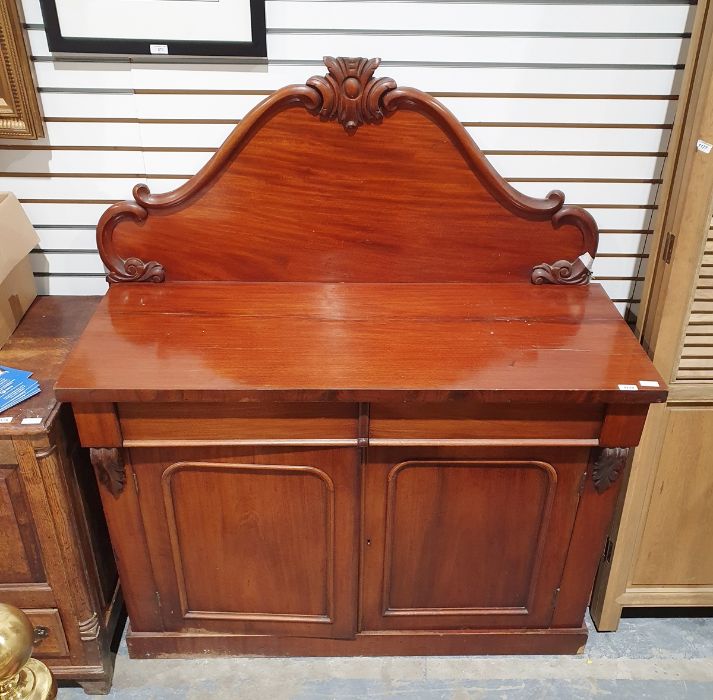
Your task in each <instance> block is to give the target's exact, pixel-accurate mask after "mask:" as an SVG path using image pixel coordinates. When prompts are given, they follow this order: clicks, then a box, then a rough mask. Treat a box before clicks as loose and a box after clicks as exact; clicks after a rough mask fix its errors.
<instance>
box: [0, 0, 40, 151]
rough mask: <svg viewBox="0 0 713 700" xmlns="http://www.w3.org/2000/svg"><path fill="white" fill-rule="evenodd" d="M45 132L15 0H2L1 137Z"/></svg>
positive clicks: (0, 2) (30, 137) (17, 137)
mask: <svg viewBox="0 0 713 700" xmlns="http://www.w3.org/2000/svg"><path fill="white" fill-rule="evenodd" d="M42 136H44V130H43V127H42V114H41V112H40V107H39V103H38V100H37V91H36V89H35V83H34V78H33V74H32V66H31V64H30V58H29V55H28V53H27V47H26V43H25V36H24V33H23V29H22V21H21V16H20V12H19V10H18V7H17V5H16V4H15V0H0V138H3V139H8V138H10V139H38V138H41V137H42Z"/></svg>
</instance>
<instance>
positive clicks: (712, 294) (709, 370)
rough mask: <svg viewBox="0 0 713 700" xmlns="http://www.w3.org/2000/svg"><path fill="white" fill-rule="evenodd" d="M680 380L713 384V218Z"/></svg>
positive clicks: (691, 316)
mask: <svg viewBox="0 0 713 700" xmlns="http://www.w3.org/2000/svg"><path fill="white" fill-rule="evenodd" d="M712 155H713V154H712ZM676 381H679V382H695V383H699V382H713V219H712V220H711V222H710V226H709V228H708V232H707V236H706V242H705V247H704V250H703V256H702V258H701V264H700V266H699V268H698V278H697V280H696V286H695V289H694V291H693V295H692V303H691V310H690V313H689V315H688V324H687V325H686V331H685V334H684V337H683V345H682V348H681V358H680V360H679V363H678V370H677V371H676Z"/></svg>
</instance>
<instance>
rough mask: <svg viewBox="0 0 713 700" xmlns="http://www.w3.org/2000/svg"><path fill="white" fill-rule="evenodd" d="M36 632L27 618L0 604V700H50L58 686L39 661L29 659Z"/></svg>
mask: <svg viewBox="0 0 713 700" xmlns="http://www.w3.org/2000/svg"><path fill="white" fill-rule="evenodd" d="M34 637H35V631H34V629H33V627H32V623H31V622H30V620H29V618H28V617H27V615H25V613H24V612H22V610H20V609H19V608H16V607H15V606H14V605H6V604H5V603H0V700H52V699H53V698H56V697H57V684H56V683H55V680H54V677H53V676H52V673H51V672H50V670H49V669H48V668H47V666H45V665H44V664H43V663H42V662H41V661H38V660H37V659H32V658H30V656H31V654H32V647H33V643H34Z"/></svg>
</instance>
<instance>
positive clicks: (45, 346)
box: [0, 296, 99, 437]
mask: <svg viewBox="0 0 713 700" xmlns="http://www.w3.org/2000/svg"><path fill="white" fill-rule="evenodd" d="M98 302H99V297H76V296H53V297H45V296H40V297H37V299H35V301H34V303H33V304H32V306H31V307H30V308H29V309H28V311H27V313H26V314H25V316H24V318H23V319H22V321H20V325H19V326H18V327H17V328H16V329H15V332H14V333H13V334H12V336H10V340H8V341H7V343H5V345H3V347H2V349H0V365H5V366H6V367H16V368H17V369H24V370H27V371H28V372H32V373H33V374H32V376H33V379H37V381H39V383H40V393H39V394H36V395H35V396H33V397H32V398H30V399H27V400H26V401H23V402H22V403H20V404H18V405H17V406H14V407H13V408H10V409H8V410H7V411H3V412H2V413H0V418H4V419H5V420H4V421H3V422H2V423H0V437H2V436H11V437H18V436H20V435H32V434H37V433H44V432H46V431H47V430H48V429H49V427H50V424H51V422H52V420H53V419H54V416H55V415H56V412H57V407H58V404H57V400H56V399H55V395H54V392H53V391H52V387H53V385H54V383H55V381H56V380H57V376H58V375H59V371H60V368H61V367H62V363H63V362H64V360H65V358H66V357H67V354H68V353H69V351H70V349H71V347H72V345H73V343H74V341H75V340H76V339H77V338H78V337H79V335H80V333H81V332H82V331H83V330H84V327H85V326H86V325H87V321H88V320H89V318H90V317H91V315H92V312H93V311H94V309H95V308H96V307H97V304H98ZM8 420H9V422H6V421H8ZM23 420H25V421H26V422H25V423H23V422H22V421H23Z"/></svg>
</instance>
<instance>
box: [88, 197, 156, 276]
mask: <svg viewBox="0 0 713 700" xmlns="http://www.w3.org/2000/svg"><path fill="white" fill-rule="evenodd" d="M142 188H144V189H146V190H147V191H148V188H147V187H146V185H137V186H136V187H134V198H135V199H136V201H135V202H118V203H117V204H113V205H112V206H110V207H109V208H108V209H107V210H106V211H105V212H104V214H103V215H102V217H101V219H99V223H98V224H97V245H98V248H99V254H100V255H101V258H102V261H103V262H104V265H105V266H106V268H107V269H108V270H109V274H108V275H107V276H106V279H107V282H109V283H112V284H113V283H115V282H163V281H164V279H165V273H164V270H163V265H161V263H159V262H156V261H155V260H150V261H149V262H144V261H143V260H140V259H139V258H133V257H131V258H122V257H121V256H120V255H119V254H118V253H117V252H116V251H115V250H114V241H113V235H114V229H115V228H116V226H117V225H118V224H119V223H120V222H121V221H125V220H130V221H135V222H136V223H141V222H143V221H145V220H146V217H147V216H148V210H147V208H146V207H144V206H141V204H140V203H139V199H138V196H137V193H138V194H141V193H143V189H142Z"/></svg>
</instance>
